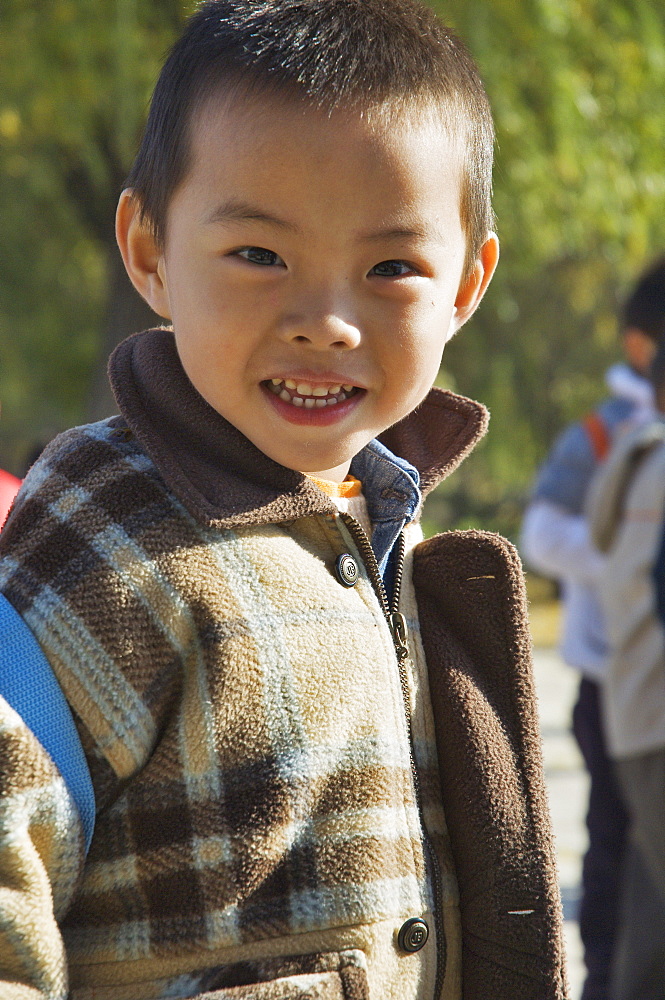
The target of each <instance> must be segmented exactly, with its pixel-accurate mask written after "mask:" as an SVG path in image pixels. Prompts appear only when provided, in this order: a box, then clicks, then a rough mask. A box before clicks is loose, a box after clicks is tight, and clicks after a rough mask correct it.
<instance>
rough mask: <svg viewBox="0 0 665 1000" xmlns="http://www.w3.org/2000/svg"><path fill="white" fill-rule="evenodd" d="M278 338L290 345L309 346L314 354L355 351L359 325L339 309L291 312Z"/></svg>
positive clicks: (358, 338) (281, 325) (284, 318)
mask: <svg viewBox="0 0 665 1000" xmlns="http://www.w3.org/2000/svg"><path fill="white" fill-rule="evenodd" d="M280 335H281V337H282V339H284V340H287V341H289V342H290V343H301V344H303V345H305V344H309V345H310V346H311V347H313V348H315V349H318V350H330V349H331V348H333V349H336V350H344V349H348V348H353V347H357V346H358V344H359V343H360V339H361V334H360V328H359V324H358V323H357V322H356V321H355V320H354V319H351V318H346V317H345V316H344V315H343V313H342V310H340V309H335V310H331V309H328V310H325V309H303V310H299V311H297V312H296V311H294V312H291V313H289V314H287V315H286V316H284V317H283V319H282V322H281V323H280Z"/></svg>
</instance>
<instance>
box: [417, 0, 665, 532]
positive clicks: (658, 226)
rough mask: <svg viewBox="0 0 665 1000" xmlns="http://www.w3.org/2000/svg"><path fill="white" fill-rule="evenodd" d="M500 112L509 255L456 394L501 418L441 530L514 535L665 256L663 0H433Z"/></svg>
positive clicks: (445, 494)
mask: <svg viewBox="0 0 665 1000" xmlns="http://www.w3.org/2000/svg"><path fill="white" fill-rule="evenodd" d="M434 6H435V7H436V9H437V10H438V11H439V12H440V13H441V15H442V17H443V19H444V20H446V21H448V22H449V23H451V24H452V25H453V26H454V27H455V28H456V29H457V30H458V31H459V33H460V35H461V36H462V37H463V38H464V39H465V40H466V42H467V44H468V46H469V48H470V49H471V51H472V53H473V54H474V56H475V58H476V60H477V62H478V64H479V66H480V69H481V73H482V76H483V79H484V81H485V84H486V87H487V90H488V93H489V95H490V100H491V101H492V105H493V108H494V113H495V119H496V128H497V160H496V170H495V209H496V213H497V217H498V231H499V235H500V237H501V244H502V259H501V262H500V264H499V269H498V271H497V275H496V277H495V279H494V282H493V285H492V287H491V288H490V290H489V292H488V295H487V298H486V300H485V302H484V303H483V305H482V307H481V309H480V312H479V313H478V314H477V316H476V318H474V320H472V322H471V324H470V325H469V326H468V328H466V329H464V330H462V332H461V333H460V334H459V335H458V337H457V338H456V339H455V341H453V343H452V344H451V345H449V347H448V348H447V349H446V354H445V355H444V377H447V381H448V384H449V385H450V387H451V388H456V389H457V390H458V391H460V392H462V393H464V394H467V395H470V396H474V397H475V398H478V399H481V400H482V401H483V402H485V403H486V404H487V405H488V406H489V408H490V410H491V413H492V420H491V423H490V431H489V436H488V439H487V442H486V444H485V446H484V447H483V448H481V449H478V451H477V452H476V454H474V455H473V456H472V457H471V458H470V459H468V460H467V462H465V464H464V466H462V468H461V469H460V471H459V472H458V473H456V475H455V476H454V477H453V478H452V480H451V481H450V483H449V484H444V486H443V487H442V488H441V490H440V491H439V493H438V494H437V495H436V497H435V498H434V507H435V510H434V511H433V512H430V517H431V518H432V517H433V520H435V521H438V522H439V524H446V525H447V524H451V523H452V524H456V525H461V526H464V525H467V524H469V523H482V524H483V525H484V526H486V527H491V528H496V529H498V530H501V531H503V532H505V533H507V534H512V535H514V534H515V532H516V530H517V527H518V524H519V517H520V510H521V507H522V505H523V502H524V499H525V497H526V495H527V493H528V489H529V485H530V482H531V480H532V477H533V474H534V469H535V466H536V465H537V463H538V461H539V460H540V459H541V458H542V457H543V455H544V453H545V451H546V449H547V448H548V447H549V445H550V444H551V441H552V438H553V437H554V435H555V434H556V433H557V432H558V431H559V430H560V429H561V427H562V426H563V425H564V424H565V423H567V422H568V421H570V420H573V419H576V418H577V417H579V416H580V415H581V414H583V413H584V412H585V411H586V410H587V409H588V408H589V407H590V406H592V405H593V404H594V403H595V402H596V401H597V400H598V399H599V398H601V397H602V395H603V393H604V384H603V373H604V370H605V368H606V367H607V365H608V364H609V363H611V362H612V361H614V360H616V359H617V358H618V357H619V356H620V349H619V344H618V339H617V321H616V320H617V313H618V310H619V307H620V303H621V301H622V299H623V297H624V295H625V292H626V290H627V288H628V287H629V285H630V283H631V281H632V280H633V279H634V278H635V276H636V275H637V273H639V271H640V270H641V269H642V268H643V267H644V266H645V265H646V264H647V263H648V261H649V260H650V258H651V257H653V256H654V255H656V254H657V253H662V251H663V249H664V248H665V215H664V214H663V211H662V205H663V195H664V194H665V174H664V173H663V169H662V128H663V121H665V7H664V6H663V5H662V3H660V0H653V2H649V0H522V2H520V3H519V4H515V3H514V2H513V0H487V2H478V0H436V2H435V4H434Z"/></svg>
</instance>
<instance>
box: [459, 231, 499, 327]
mask: <svg viewBox="0 0 665 1000" xmlns="http://www.w3.org/2000/svg"><path fill="white" fill-rule="evenodd" d="M498 262H499V238H498V237H497V235H496V233H490V234H489V236H488V237H487V239H486V240H485V242H484V243H483V245H482V247H481V248H480V253H479V254H478V257H477V258H476V263H475V266H474V268H473V271H472V272H471V274H470V275H469V276H468V277H467V278H466V279H465V280H464V281H463V282H462V284H461V285H460V287H459V289H458V292H457V298H456V299H455V308H454V310H453V315H452V319H451V330H450V333H451V336H452V334H453V333H457V331H458V330H459V328H460V327H461V326H463V325H464V324H465V323H466V321H467V320H468V319H471V317H472V316H473V314H474V312H475V311H476V309H477V308H478V306H479V305H480V300H481V299H482V297H483V295H484V294H485V292H486V291H487V286H488V285H489V283H490V281H491V280H492V275H493V274H494V272H495V270H496V265H497V264H498Z"/></svg>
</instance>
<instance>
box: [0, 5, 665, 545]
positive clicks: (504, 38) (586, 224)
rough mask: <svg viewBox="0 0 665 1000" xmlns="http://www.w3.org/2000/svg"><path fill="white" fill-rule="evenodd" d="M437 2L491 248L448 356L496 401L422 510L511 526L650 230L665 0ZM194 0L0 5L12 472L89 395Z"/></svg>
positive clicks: (0, 312)
mask: <svg viewBox="0 0 665 1000" xmlns="http://www.w3.org/2000/svg"><path fill="white" fill-rule="evenodd" d="M431 2H432V3H433V5H434V6H435V7H436V9H437V10H438V11H439V12H440V13H441V15H442V16H443V18H444V20H446V21H448V22H450V23H452V24H453V25H454V26H455V27H456V28H457V29H458V31H459V33H460V34H461V35H462V37H464V38H465V39H466V41H467V43H468V45H469V48H470V49H471V51H472V52H473V54H474V56H475V57H476V59H477V61H478V63H479V65H480V68H481V72H482V75H483V78H484V80H485V82H486V85H487V90H488V92H489V95H490V99H491V101H492V104H493V107H494V111H495V116H496V123H497V165H496V172H495V207H496V211H497V216H498V227H499V235H500V237H501V243H502V260H501V263H500V265H499V270H498V272H497V276H496V278H495V279H494V282H493V285H492V287H491V288H490V290H489V292H488V295H487V297H486V300H485V302H484V303H483V305H482V307H481V309H480V312H479V313H478V315H477V317H476V318H474V319H473V320H472V322H471V323H470V324H469V326H468V327H467V328H465V329H464V330H463V331H462V332H461V333H460V334H459V335H458V336H457V337H456V338H455V340H454V341H453V342H452V344H450V345H449V346H448V348H447V349H446V353H445V355H444V368H443V370H442V374H441V379H442V384H445V385H447V386H449V387H450V388H453V389H456V390H457V391H459V392H462V393H464V394H467V395H470V396H474V397H475V398H477V399H481V400H482V401H483V402H485V403H486V404H487V405H488V406H489V407H490V410H491V413H492V421H491V424H490V432H489V435H488V437H487V439H486V441H485V442H484V443H483V444H482V445H481V446H480V447H479V448H478V449H477V452H476V453H475V454H474V455H473V456H471V458H469V459H468V460H467V461H466V462H465V463H464V465H463V466H462V468H461V469H460V470H459V472H458V473H456V474H455V476H453V477H452V479H451V481H450V483H448V484H444V486H443V487H442V488H441V489H440V490H439V491H437V492H436V493H435V495H434V497H433V498H432V501H431V502H430V505H429V510H428V516H429V527H430V528H431V529H432V530H435V529H437V528H441V527H450V526H458V525H459V526H466V525H469V524H477V525H478V524H479V525H483V526H485V527H491V528H497V529H499V530H502V531H504V532H506V533H508V534H512V535H514V533H515V531H516V528H517V525H518V523H519V517H520V510H521V506H522V504H523V501H524V498H525V496H526V493H527V491H528V488H529V483H530V481H531V479H532V477H533V474H534V470H535V467H536V465H537V463H538V461H539V460H540V458H541V457H542V456H543V455H544V453H545V450H546V449H547V447H548V446H549V444H550V443H551V440H552V438H553V437H554V435H555V434H556V432H557V431H558V430H559V429H560V428H561V427H562V426H563V425H564V423H566V422H567V421H569V420H571V419H574V418H575V417H577V416H579V415H580V414H581V413H583V412H584V411H585V410H586V409H587V408H588V407H589V406H591V405H592V404H593V403H594V402H595V401H596V400H597V399H598V398H600V397H601V396H602V394H603V384H602V373H603V371H604V369H605V367H606V366H607V364H608V363H609V362H611V361H613V360H615V359H616V358H617V357H618V356H619V349H618V345H617V338H616V313H617V308H618V305H619V304H620V302H621V300H622V298H623V295H624V294H625V291H626V289H627V288H628V286H629V284H630V282H631V281H632V279H633V278H634V277H635V275H636V274H637V273H638V272H639V271H640V270H641V268H642V267H643V266H644V265H645V264H646V263H647V262H648V260H649V258H651V257H652V256H653V255H655V253H657V252H659V251H662V249H663V248H664V247H665V213H663V211H662V205H663V195H664V194H665V173H664V172H663V170H662V128H663V121H664V120H665V113H664V112H665V5H663V4H662V0H651V2H650V0H520V3H515V2H514V0H431ZM193 6H194V4H193V0H192V2H186V0H3V3H2V6H0V95H1V96H0V213H1V217H2V219H3V227H4V233H6V236H3V239H2V240H1V241H0V399H1V400H2V404H3V416H2V421H1V422H0V435H1V437H0V464H4V465H5V466H8V467H9V468H11V469H12V470H13V471H17V472H18V471H20V465H21V461H22V458H23V455H24V454H25V452H26V451H27V449H28V447H29V444H30V442H32V441H33V440H34V439H36V438H40V437H44V436H47V435H48V434H50V433H53V432H54V431H55V430H58V429H60V428H61V427H64V426H67V425H68V424H70V423H71V422H73V421H76V420H78V419H81V418H82V417H84V416H85V414H86V412H87V411H89V410H90V404H89V391H90V390H89V386H90V382H91V377H92V374H93V371H94V370H95V368H96V367H97V366H98V365H99V359H98V355H99V351H100V349H101V345H102V344H103V342H104V336H105V335H106V330H107V327H108V323H109V314H110V310H109V302H108V298H107V296H108V289H109V285H110V278H109V275H110V274H111V273H112V272H113V256H112V255H113V252H114V251H113V243H112V223H113V214H114V208H115V202H116V199H117V195H118V192H119V190H120V188H121V185H122V181H123V177H124V176H125V173H126V171H127V168H128V166H129V163H130V161H131V158H132V155H133V152H134V150H135V148H136V146H137V143H138V137H139V134H140V129H141V126H142V123H143V120H144V117H145V111H146V107H147V103H148V98H149V94H150V91H151V89H152V86H153V82H154V80H155V78H156V76H157V73H158V69H159V65H160V63H161V61H162V58H163V55H164V52H165V51H166V49H167V48H168V45H169V44H170V42H171V41H172V39H173V37H174V36H175V34H176V32H177V30H178V28H179V26H180V24H181V23H182V20H183V18H184V17H185V15H186V14H187V13H189V12H190V11H191V9H192V8H193ZM114 294H117V292H114Z"/></svg>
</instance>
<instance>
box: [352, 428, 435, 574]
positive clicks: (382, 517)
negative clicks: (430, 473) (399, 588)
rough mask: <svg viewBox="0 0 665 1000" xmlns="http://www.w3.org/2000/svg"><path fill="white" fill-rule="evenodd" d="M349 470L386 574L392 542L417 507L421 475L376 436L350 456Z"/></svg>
mask: <svg viewBox="0 0 665 1000" xmlns="http://www.w3.org/2000/svg"><path fill="white" fill-rule="evenodd" d="M351 474H352V475H353V476H355V477H356V478H357V479H359V480H360V481H361V483H362V484H363V494H364V496H365V501H366V503H367V512H368V514H369V517H370V520H371V522H372V548H373V549H374V554H375V556H376V559H377V562H378V564H379V570H380V571H381V573H382V575H383V576H384V578H385V575H386V568H387V565H388V560H389V557H390V554H391V552H392V549H393V546H394V544H395V542H396V541H397V539H398V537H399V534H400V532H401V530H402V528H403V527H404V525H405V524H407V523H408V522H409V521H413V520H414V518H415V516H416V514H417V512H418V509H419V508H420V504H421V502H422V496H421V493H420V488H419V483H420V476H419V475H418V470H417V469H415V468H414V466H413V465H411V464H410V462H407V461H406V460H405V459H403V458H399V457H398V456H397V455H394V454H393V453H392V451H390V449H389V448H386V446H385V445H384V444H381V442H380V441H377V440H376V438H375V439H374V440H373V441H370V442H369V444H368V445H366V446H365V447H364V448H363V449H362V451H361V452H359V453H358V454H357V455H356V457H355V458H354V459H353V461H352V462H351Z"/></svg>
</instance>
